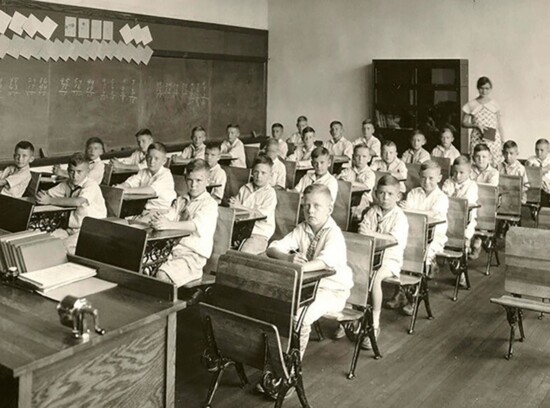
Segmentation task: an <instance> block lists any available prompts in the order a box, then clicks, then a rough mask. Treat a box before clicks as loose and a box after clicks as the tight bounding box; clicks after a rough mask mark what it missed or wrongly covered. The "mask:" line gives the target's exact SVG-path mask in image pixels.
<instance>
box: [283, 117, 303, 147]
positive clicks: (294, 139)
mask: <svg viewBox="0 0 550 408" xmlns="http://www.w3.org/2000/svg"><path fill="white" fill-rule="evenodd" d="M307 127H308V124H307V118H306V117H305V116H303V115H302V116H298V119H296V129H298V131H297V132H294V133H293V134H291V135H290V137H289V138H288V139H286V142H287V143H293V144H294V145H295V146H296V147H298V146H300V145H301V144H302V135H303V134H304V129H305V128H307Z"/></svg>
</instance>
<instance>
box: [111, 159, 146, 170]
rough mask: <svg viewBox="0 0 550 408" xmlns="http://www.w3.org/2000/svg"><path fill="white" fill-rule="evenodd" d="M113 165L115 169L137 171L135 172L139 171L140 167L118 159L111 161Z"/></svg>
mask: <svg viewBox="0 0 550 408" xmlns="http://www.w3.org/2000/svg"><path fill="white" fill-rule="evenodd" d="M111 165H112V166H113V168H115V169H126V170H135V171H138V170H139V166H137V165H135V164H126V163H124V162H123V161H122V160H120V159H119V158H116V157H114V158H112V159H111Z"/></svg>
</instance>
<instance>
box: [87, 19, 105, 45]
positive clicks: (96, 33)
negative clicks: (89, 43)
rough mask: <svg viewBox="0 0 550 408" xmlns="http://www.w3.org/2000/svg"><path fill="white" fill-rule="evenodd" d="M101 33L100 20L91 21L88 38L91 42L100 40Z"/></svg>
mask: <svg viewBox="0 0 550 408" xmlns="http://www.w3.org/2000/svg"><path fill="white" fill-rule="evenodd" d="M102 31H103V28H102V27H101V20H92V24H91V30H90V38H91V39H92V40H101V34H102Z"/></svg>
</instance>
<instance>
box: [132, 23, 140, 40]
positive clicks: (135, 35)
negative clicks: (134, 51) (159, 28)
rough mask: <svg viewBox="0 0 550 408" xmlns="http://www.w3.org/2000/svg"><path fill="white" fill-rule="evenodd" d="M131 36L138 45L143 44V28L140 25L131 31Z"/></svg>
mask: <svg viewBox="0 0 550 408" xmlns="http://www.w3.org/2000/svg"><path fill="white" fill-rule="evenodd" d="M130 35H131V36H132V39H133V40H134V41H135V43H136V44H139V43H140V42H141V26H140V25H139V24H136V25H135V26H133V27H132V28H131V29H130Z"/></svg>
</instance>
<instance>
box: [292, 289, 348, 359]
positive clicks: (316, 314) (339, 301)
mask: <svg viewBox="0 0 550 408" xmlns="http://www.w3.org/2000/svg"><path fill="white" fill-rule="evenodd" d="M348 297H349V291H347V290H330V289H323V288H319V289H318V290H317V295H316V296H315V301H314V302H313V303H312V304H311V305H309V307H308V309H307V311H306V314H305V316H304V320H303V323H302V327H301V329H300V355H301V356H302V358H303V357H304V353H305V351H306V347H307V343H308V341H309V334H310V333H311V325H312V324H313V323H314V322H316V321H317V320H319V319H320V318H321V317H323V316H324V315H326V314H327V313H338V312H340V311H341V310H342V309H344V307H345V306H346V300H347V299H348ZM301 312H302V309H300V310H299V311H298V316H300V315H301Z"/></svg>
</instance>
